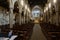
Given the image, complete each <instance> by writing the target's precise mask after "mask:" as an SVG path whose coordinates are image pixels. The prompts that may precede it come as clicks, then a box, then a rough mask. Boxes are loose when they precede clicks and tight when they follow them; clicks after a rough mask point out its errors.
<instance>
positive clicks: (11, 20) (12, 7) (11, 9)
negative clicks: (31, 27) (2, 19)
mask: <svg viewBox="0 0 60 40" xmlns="http://www.w3.org/2000/svg"><path fill="white" fill-rule="evenodd" d="M9 3H10V6H9V8H10V15H9V19H10V20H9V23H10V28H13V9H14V6H13V2H12V0H9Z"/></svg>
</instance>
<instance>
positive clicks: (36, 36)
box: [30, 24, 46, 40]
mask: <svg viewBox="0 0 60 40" xmlns="http://www.w3.org/2000/svg"><path fill="white" fill-rule="evenodd" d="M30 40H46V38H45V36H44V34H43V32H42V30H41V27H40V25H39V24H35V25H34V28H33V33H32V36H31V39H30Z"/></svg>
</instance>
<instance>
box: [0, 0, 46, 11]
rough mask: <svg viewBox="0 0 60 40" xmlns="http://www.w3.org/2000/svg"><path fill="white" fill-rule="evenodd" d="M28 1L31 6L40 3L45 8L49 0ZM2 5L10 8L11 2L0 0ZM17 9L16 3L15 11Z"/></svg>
mask: <svg viewBox="0 0 60 40" xmlns="http://www.w3.org/2000/svg"><path fill="white" fill-rule="evenodd" d="M28 3H29V5H30V7H31V8H32V7H34V6H35V5H39V6H41V7H42V8H43V7H44V6H45V4H46V3H47V0H28ZM0 6H2V7H4V8H7V9H9V3H8V2H7V0H0ZM16 9H17V6H16V5H15V11H16Z"/></svg>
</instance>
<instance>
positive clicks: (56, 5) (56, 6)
mask: <svg viewBox="0 0 60 40" xmlns="http://www.w3.org/2000/svg"><path fill="white" fill-rule="evenodd" d="M55 11H56V25H57V26H58V25H59V24H58V15H59V14H58V4H57V3H56V4H55Z"/></svg>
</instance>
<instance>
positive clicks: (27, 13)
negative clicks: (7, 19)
mask: <svg viewBox="0 0 60 40" xmlns="http://www.w3.org/2000/svg"><path fill="white" fill-rule="evenodd" d="M28 14H29V12H28V11H27V23H28V18H29V15H28Z"/></svg>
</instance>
